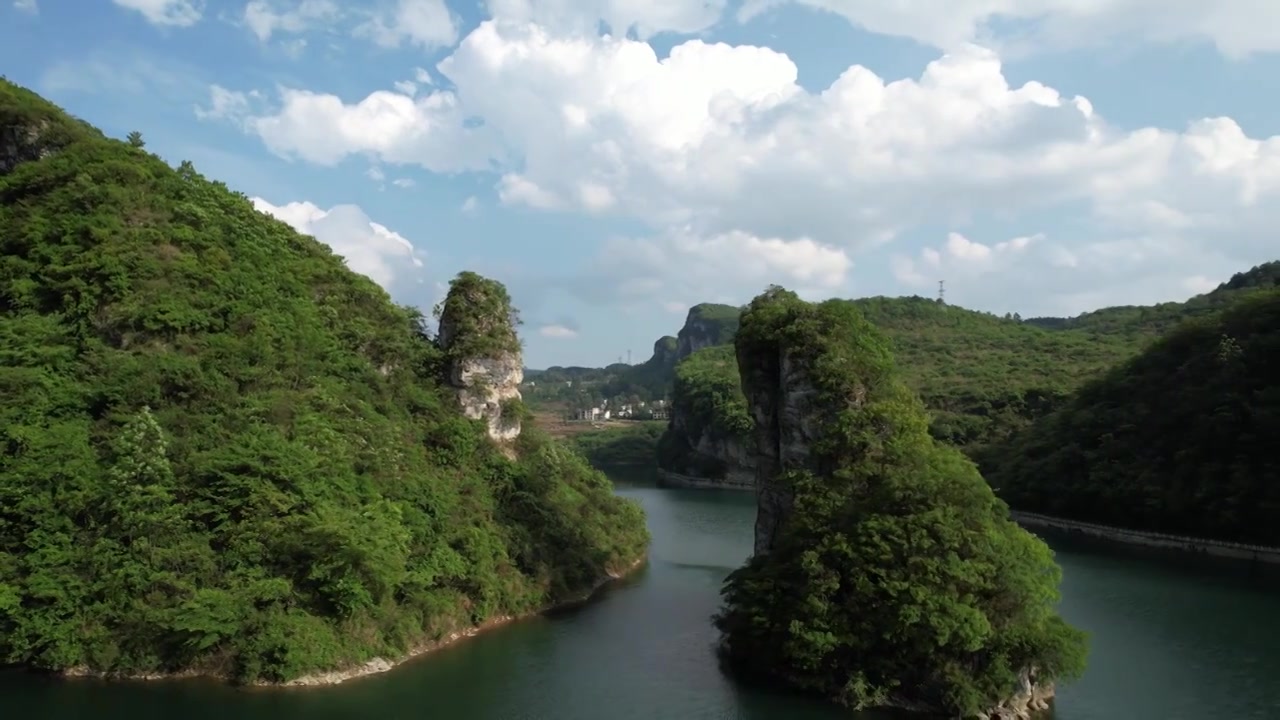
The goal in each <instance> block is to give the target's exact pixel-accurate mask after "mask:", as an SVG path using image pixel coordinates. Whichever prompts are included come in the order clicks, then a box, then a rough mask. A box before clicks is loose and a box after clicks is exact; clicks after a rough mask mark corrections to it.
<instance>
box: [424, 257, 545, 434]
mask: <svg viewBox="0 0 1280 720" xmlns="http://www.w3.org/2000/svg"><path fill="white" fill-rule="evenodd" d="M518 323H519V318H518V317H517V316H516V314H515V311H514V310H513V309H512V307H511V298H510V296H508V295H507V290H506V288H504V287H503V286H502V284H501V283H499V282H497V281H494V280H489V279H488V278H483V277H481V276H479V275H477V274H475V273H471V272H464V273H462V274H460V275H459V276H458V278H457V279H456V280H454V281H453V283H452V284H451V285H450V287H449V295H448V296H447V297H446V298H445V301H444V304H443V305H442V307H441V310H440V332H439V336H438V338H437V341H438V343H439V345H440V347H441V349H443V350H444V351H445V355H446V357H447V371H448V381H449V384H451V385H452V386H453V387H454V388H456V389H457V396H458V403H459V404H460V405H461V406H462V412H463V414H465V415H466V416H467V417H468V418H471V419H472V420H484V421H485V423H486V424H487V425H488V434H489V437H490V438H491V439H493V440H497V441H499V442H510V441H512V440H515V439H516V438H518V437H520V429H521V428H520V425H521V415H522V414H523V404H522V402H521V396H520V383H521V382H523V381H524V359H523V357H522V355H521V352H520V341H519V339H518V338H517V337H516V331H515V327H516V325H517V324H518Z"/></svg>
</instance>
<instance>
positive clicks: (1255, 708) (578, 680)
mask: <svg viewBox="0 0 1280 720" xmlns="http://www.w3.org/2000/svg"><path fill="white" fill-rule="evenodd" d="M618 487H619V492H621V493H622V494H625V495H628V496H631V497H635V498H638V499H640V501H641V502H643V503H644V506H645V509H646V511H647V512H648V515H649V525H650V528H651V529H652V532H653V546H652V550H651V557H650V563H649V566H648V567H647V568H646V569H645V570H644V571H643V572H641V573H640V574H638V575H637V576H636V577H635V578H633V579H631V580H630V581H628V582H626V583H625V584H623V585H620V586H619V587H616V588H615V589H613V590H612V591H610V592H609V593H608V594H606V595H605V596H604V597H603V598H602V599H601V600H600V601H598V602H595V603H593V604H590V605H588V606H586V607H584V608H582V609H580V610H577V611H574V612H572V613H568V614H565V615H561V616H559V617H555V618H551V619H537V620H530V621H528V622H524V623H519V624H516V625H513V626H510V627H507V628H504V629H501V630H498V631H496V632H493V633H490V634H488V635H482V636H480V637H477V638H474V639H472V640H469V641H467V642H464V643H462V644H460V645H457V646H455V647H453V648H450V649H448V650H445V651H442V652H440V653H437V654H435V655H432V656H428V657H425V658H421V659H419V660H417V661H414V662H412V663H410V664H408V665H405V666H402V667H401V668H398V669H397V670H394V671H392V672H390V673H386V674H383V675H379V676H374V677H370V678H366V679H362V680H358V681H355V682H353V683H350V684H347V685H342V686H337V687H333V688H324V689H307V690H285V691H280V690H237V689H233V688H227V687H223V686H219V685H216V684H211V683H201V682H170V683H155V684H147V683H136V684H108V683H100V682H93V681H74V682H59V681H55V680H49V679H43V678H38V677H32V676H27V675H23V674H18V673H5V674H0V707H3V713H2V714H3V716H4V717H10V718H23V719H26V720H37V719H38V720H71V719H72V718H77V719H79V718H84V719H85V720H89V719H92V720H205V719H208V720H231V719H234V720H268V719H269V720H303V719H305V720H329V719H332V720H339V719H341V720H348V719H354V718H371V719H373V720H399V719H400V718H404V719H406V720H408V719H413V720H432V719H439V720H455V719H456V720H597V719H598V720H820V719H827V718H839V717H846V718H847V717H848V716H847V715H842V714H841V713H839V712H836V711H834V710H833V709H831V708H828V707H824V706H822V705H820V704H817V703H811V702H806V701H804V700H798V699H796V698H794V697H778V696H773V695H769V694H766V693H763V692H759V691H753V690H752V689H750V688H746V687H742V686H739V685H736V684H735V683H733V682H731V681H730V680H728V679H726V678H725V677H724V676H723V675H721V673H720V671H719V670H718V668H717V666H716V662H715V660H714V656H713V653H712V647H711V644H712V642H713V640H714V637H715V635H714V631H713V630H712V628H711V625H710V622H709V616H710V615H711V614H712V613H713V612H714V611H715V609H716V606H717V603H718V601H719V595H718V590H719V587H720V583H721V580H723V578H724V576H725V575H726V574H727V573H728V572H729V571H730V570H732V569H733V568H735V567H736V566H737V565H738V564H740V563H741V562H742V561H743V560H744V559H745V558H746V556H747V555H748V553H749V552H750V547H751V528H752V523H753V522H754V516H755V509H754V505H753V499H752V498H751V497H750V496H749V495H746V494H741V493H718V492H707V491H676V490H662V489H658V488H655V487H653V486H652V485H651V484H648V483H644V482H636V483H633V482H626V481H622V480H619V481H618ZM1051 543H1052V544H1053V545H1054V547H1055V549H1056V550H1057V551H1058V557H1059V561H1060V562H1061V563H1062V565H1063V567H1064V570H1065V576H1066V577H1065V580H1064V588H1063V590H1064V595H1065V600H1064V602H1063V612H1064V614H1065V615H1066V616H1067V617H1068V619H1070V620H1071V621H1072V622H1074V623H1076V624H1078V625H1080V626H1082V627H1084V628H1086V629H1087V630H1089V631H1091V632H1092V634H1093V646H1092V648H1093V651H1092V654H1091V658H1090V667H1089V672H1088V673H1087V675H1086V676H1085V677H1084V679H1083V680H1081V681H1080V682H1078V683H1076V684H1075V685H1072V686H1070V687H1067V688H1064V689H1063V690H1062V691H1061V692H1060V694H1059V700H1058V707H1057V711H1056V714H1055V716H1054V717H1055V720H1182V719H1185V720H1218V719H1219V718H1220V719H1222V720H1226V719H1227V718H1231V719H1233V720H1242V719H1245V718H1251V719H1252V718H1256V719H1257V720H1280V593H1278V592H1277V590H1276V589H1275V586H1274V584H1272V583H1267V585H1268V586H1269V587H1268V588H1264V587H1261V586H1260V585H1261V584H1260V583H1259V582H1258V581H1257V580H1256V579H1255V580H1253V581H1251V580H1249V578H1248V572H1247V571H1246V570H1244V569H1241V568H1230V569H1224V568H1218V569H1212V570H1211V569H1203V568H1201V569H1193V568H1188V567H1186V566H1185V563H1177V564H1175V563H1171V562H1168V561H1159V560H1154V559H1151V558H1146V557H1136V556H1134V555H1133V554H1132V553H1117V552H1116V551H1115V550H1113V549H1099V548H1085V547H1080V546H1078V545H1072V544H1064V543H1063V542H1062V541H1058V540H1053V539H1052V538H1051Z"/></svg>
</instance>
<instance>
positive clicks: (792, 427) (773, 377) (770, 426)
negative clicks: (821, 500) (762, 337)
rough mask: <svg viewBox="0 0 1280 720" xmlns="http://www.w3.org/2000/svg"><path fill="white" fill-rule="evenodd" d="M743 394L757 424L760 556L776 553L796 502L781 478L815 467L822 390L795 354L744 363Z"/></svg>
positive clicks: (754, 447)
mask: <svg viewBox="0 0 1280 720" xmlns="http://www.w3.org/2000/svg"><path fill="white" fill-rule="evenodd" d="M738 362H739V363H740V367H742V369H743V372H742V388H743V391H744V392H745V393H746V395H747V406H748V407H749V408H750V410H751V416H752V419H753V420H754V421H755V430H754V432H753V434H752V441H753V442H752V447H751V449H752V450H753V451H754V453H752V454H753V455H754V458H753V460H752V462H751V465H752V466H753V467H754V469H755V476H756V477H755V485H756V493H757V505H758V508H759V511H758V513H757V515H756V531H755V554H757V555H764V554H766V553H768V552H769V551H770V550H771V549H773V546H774V542H775V540H776V538H777V535H778V531H779V529H780V528H781V527H782V525H783V523H784V521H785V520H786V518H787V516H788V515H790V513H791V508H792V503H793V501H794V497H793V496H792V493H791V490H790V487H789V485H788V484H787V483H785V482H782V481H780V476H781V475H782V473H783V472H784V471H785V470H787V469H795V468H804V467H807V466H809V464H810V460H811V455H812V452H811V448H812V446H813V443H814V441H815V440H816V439H817V437H818V432H819V430H818V427H819V424H820V423H821V422H822V414H821V412H820V410H819V408H818V406H817V404H816V402H815V400H814V395H815V393H816V390H815V389H814V387H813V384H812V383H811V382H810V380H809V378H808V375H807V372H806V371H805V368H804V367H803V366H802V364H801V363H799V362H797V360H796V358H795V357H794V356H793V355H792V353H791V352H790V351H788V350H786V349H782V350H781V351H779V352H778V354H777V355H774V356H749V357H741V356H740V357H739V360H738Z"/></svg>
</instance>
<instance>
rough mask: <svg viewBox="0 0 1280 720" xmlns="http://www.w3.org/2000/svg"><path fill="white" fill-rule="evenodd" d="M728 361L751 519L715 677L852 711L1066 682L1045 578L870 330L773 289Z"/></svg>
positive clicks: (988, 709)
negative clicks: (748, 462)
mask: <svg viewBox="0 0 1280 720" xmlns="http://www.w3.org/2000/svg"><path fill="white" fill-rule="evenodd" d="M735 350H736V356H737V366H738V369H739V371H740V375H741V384H742V391H743V393H744V394H745V398H746V408H747V410H748V412H749V413H750V417H751V425H752V427H751V428H750V429H749V431H748V432H749V436H750V438H751V441H750V442H749V443H748V446H747V448H748V451H749V452H750V454H751V455H753V456H754V466H755V471H756V492H757V505H758V515H757V520H756V527H755V543H754V549H755V553H754V555H753V557H752V558H751V559H750V560H749V561H748V563H747V564H746V566H744V567H742V568H740V569H738V570H736V571H735V572H734V573H733V574H731V575H730V576H729V578H728V580H727V581H726V587H725V590H724V597H725V608H724V609H723V610H722V612H721V613H720V614H719V615H717V617H716V626H717V628H719V629H720V631H721V633H722V650H723V651H724V654H725V656H726V659H727V660H728V662H729V664H730V666H731V667H733V668H735V669H736V670H738V671H740V672H742V673H743V674H745V675H748V676H753V675H754V676H766V677H771V678H772V679H774V680H777V681H781V682H783V683H784V684H788V685H793V686H795V687H797V688H804V689H806V690H808V691H810V692H817V693H821V694H823V695H825V696H827V697H829V698H830V699H833V700H836V701H838V702H841V703H844V704H847V705H850V706H852V707H854V708H872V707H896V708H899V709H905V710H911V711H918V712H923V713H931V714H941V715H948V716H951V717H964V718H983V719H984V720H995V719H997V718H998V719H1000V720H1012V719H1014V718H1029V717H1031V716H1032V714H1033V713H1034V712H1037V711H1039V710H1040V709H1043V708H1044V707H1046V706H1047V704H1048V700H1049V699H1050V698H1051V697H1052V695H1053V681H1054V680H1055V677H1053V676H1052V674H1050V673H1043V674H1038V673H1037V672H1036V670H1035V668H1045V667H1052V668H1053V669H1054V672H1055V673H1061V674H1062V675H1065V676H1067V677H1070V676H1071V675H1074V674H1076V673H1078V672H1080V671H1081V670H1082V668H1083V659H1084V652H1085V649H1084V648H1085V645H1084V637H1083V635H1082V634H1081V633H1080V632H1079V631H1077V630H1075V629H1073V628H1071V627H1069V626H1067V625H1066V623H1065V622H1063V621H1062V619H1061V618H1060V617H1059V616H1058V615H1057V613H1056V611H1055V609H1054V603H1055V602H1056V598H1057V584H1058V582H1059V579H1060V577H1061V571H1060V570H1059V569H1058V567H1057V566H1056V564H1054V562H1053V556H1052V553H1051V552H1050V551H1049V549H1048V547H1047V546H1045V545H1044V543H1043V542H1041V541H1040V540H1039V539H1037V538H1035V537H1034V536H1033V535H1031V534H1029V533H1027V532H1026V531H1024V530H1022V529H1021V528H1019V527H1018V526H1017V525H1016V524H1015V523H1014V522H1013V521H1012V520H1011V519H1010V517H1009V511H1008V508H1007V506H1005V505H1003V503H1001V502H1000V501H999V500H998V499H997V498H996V497H995V495H994V494H993V493H992V492H991V488H990V487H989V486H988V485H987V484H986V482H985V481H984V480H983V479H982V477H981V476H980V475H979V474H978V473H977V470H976V468H975V467H974V466H973V464H972V463H971V462H969V461H968V460H967V459H965V458H964V457H963V456H962V455H961V454H960V453H959V452H958V451H957V450H955V449H954V448H950V447H947V446H943V445H940V444H937V443H935V442H934V441H933V439H932V438H931V437H930V435H929V431H928V416H927V414H926V413H925V411H924V407H923V405H922V404H921V403H920V400H919V399H918V398H917V397H915V396H914V394H913V393H911V392H910V391H909V390H908V389H907V387H906V386H905V385H904V384H903V383H902V382H901V380H900V379H899V377H898V375H897V370H896V368H895V366H894V362H893V357H892V355H891V353H890V352H889V350H888V344H887V342H886V341H885V340H884V339H883V337H881V336H880V334H879V332H878V331H877V330H876V329H875V328H874V327H873V326H872V325H871V324H870V323H869V322H867V321H866V319H865V318H863V317H862V316H861V314H860V313H859V312H858V310H857V309H856V306H854V305H853V304H852V303H850V302H848V301H840V300H832V301H828V302H826V303H822V304H817V305H814V304H810V303H806V302H803V301H801V300H800V299H799V298H798V297H796V296H795V295H794V294H793V293H790V292H788V291H785V290H783V289H781V288H772V289H770V290H769V291H768V292H766V293H765V294H763V295H761V296H760V297H757V298H756V299H755V300H754V301H753V302H752V303H751V305H750V307H749V308H748V309H747V310H745V311H744V312H743V314H742V327H741V328H739V330H738V333H737V336H736V338H735ZM957 668H964V670H963V671H957ZM1006 687H1007V688H1008V689H1007V690H1005V691H1003V692H1002V691H1001V690H1000V689H999V688H1006Z"/></svg>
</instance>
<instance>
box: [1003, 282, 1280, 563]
mask: <svg viewBox="0 0 1280 720" xmlns="http://www.w3.org/2000/svg"><path fill="white" fill-rule="evenodd" d="M1271 268H1272V269H1273V270H1274V268H1275V265H1274V264H1272V265H1271ZM1277 438H1280V291H1277V290H1262V291H1259V292H1256V293H1253V294H1250V295H1249V296H1248V297H1244V298H1242V299H1238V300H1237V302H1235V303H1234V304H1232V305H1230V306H1229V307H1228V308H1227V309H1226V310H1225V311H1223V312H1221V313H1220V314H1219V315H1209V316H1204V317H1199V318H1195V319H1193V320H1191V321H1188V322H1187V323H1185V324H1184V325H1181V326H1179V327H1178V328H1177V329H1176V330H1174V331H1173V332H1172V333H1170V334H1169V335H1168V336H1166V337H1164V338H1163V339H1161V340H1160V341H1159V342H1157V343H1156V344H1154V345H1153V346H1152V347H1150V348H1149V349H1148V350H1147V351H1145V352H1144V353H1142V354H1141V355H1139V356H1138V357H1136V358H1133V359H1132V360H1130V361H1129V362H1127V363H1124V364H1123V365H1121V366H1120V367H1118V368H1116V369H1114V370H1112V371H1110V372H1108V373H1106V374H1105V375H1103V376H1102V377H1100V378H1098V379H1096V380H1094V381H1091V382H1089V383H1088V384H1086V385H1085V386H1084V387H1083V388H1082V389H1081V390H1080V392H1079V394H1078V395H1076V396H1075V397H1074V398H1073V399H1072V400H1071V402H1070V404H1068V405H1066V406H1065V407H1063V408H1061V409H1060V410H1058V411H1056V412H1054V413H1052V414H1050V415H1048V416H1047V417H1044V418H1042V419H1041V420H1039V421H1037V422H1036V423H1035V424H1034V425H1033V426H1032V427H1031V428H1029V429H1028V430H1027V431H1025V432H1023V433H1020V434H1019V435H1018V436H1016V437H1015V438H1014V439H1013V440H1011V441H1009V442H1007V443H1003V444H1001V445H999V446H996V447H993V448H991V449H990V451H989V452H987V453H984V454H982V456H981V459H982V460H983V463H982V464H983V468H984V471H985V474H986V476H987V478H988V480H989V481H990V482H991V484H992V486H993V487H995V488H996V489H997V491H998V492H999V493H1000V494H1001V495H1002V496H1003V497H1005V498H1006V499H1007V500H1008V501H1009V502H1010V503H1011V504H1012V505H1013V506H1014V507H1016V508H1019V509H1026V510H1032V511H1037V512H1042V513H1046V514H1051V515H1059V516H1063V517H1070V518H1074V519H1079V520H1086V521H1092V522H1098V523H1104V524H1112V525H1119V526H1124V527H1129V528H1138V529H1144V530H1155V531H1160V532H1166V533H1173V534H1179V535H1190V536H1195V537H1206V538H1215V539H1221V540H1237V541H1242V542H1251V543H1258V544H1265V545H1272V546H1280V523H1278V522H1277V521H1280V460H1277V455H1276V440H1277Z"/></svg>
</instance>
